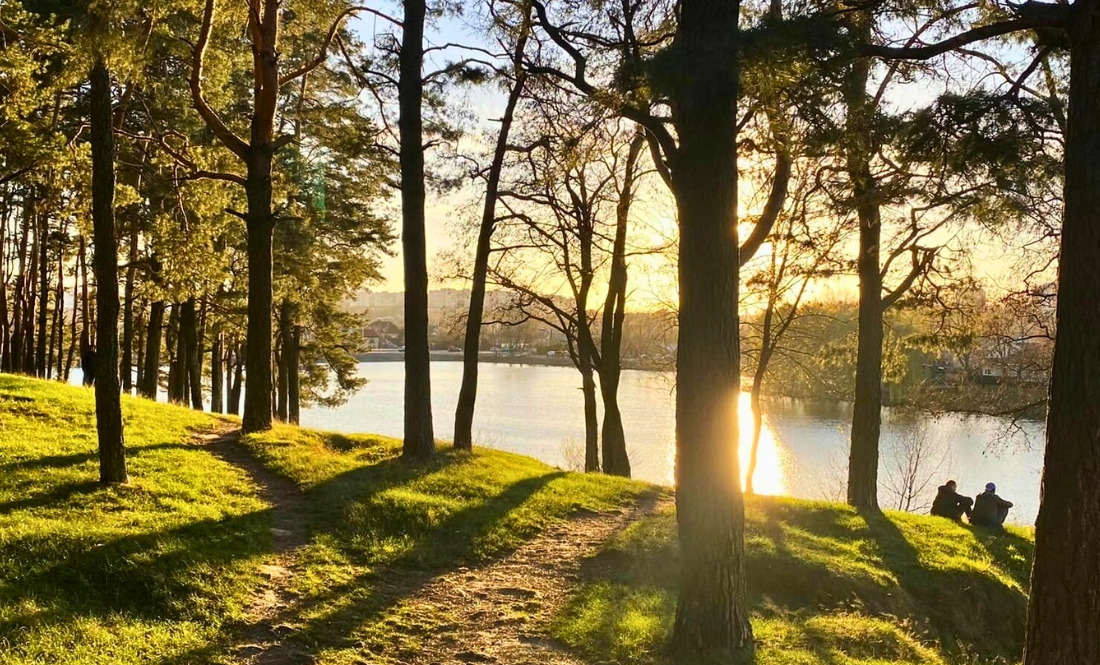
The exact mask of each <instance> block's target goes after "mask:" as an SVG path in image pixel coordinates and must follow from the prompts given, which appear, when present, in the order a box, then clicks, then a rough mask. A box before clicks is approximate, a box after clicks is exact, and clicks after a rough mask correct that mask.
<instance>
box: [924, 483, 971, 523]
mask: <svg viewBox="0 0 1100 665" xmlns="http://www.w3.org/2000/svg"><path fill="white" fill-rule="evenodd" d="M972 503H973V501H971V500H970V497H968V496H963V495H961V494H959V493H958V492H956V491H955V490H953V489H951V488H950V487H948V486H947V485H940V488H939V490H938V491H937V492H936V500H935V501H933V502H932V514H933V515H938V516H940V517H946V518H948V519H953V520H957V519H959V518H960V517H962V516H963V515H964V514H969V513H970V505H971V504H972Z"/></svg>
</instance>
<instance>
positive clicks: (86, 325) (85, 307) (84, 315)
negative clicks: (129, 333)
mask: <svg viewBox="0 0 1100 665" xmlns="http://www.w3.org/2000/svg"><path fill="white" fill-rule="evenodd" d="M79 259H80V306H81V307H82V310H81V317H80V367H81V369H83V370H84V379H83V383H84V385H86V386H90V385H92V383H94V382H95V375H94V374H93V373H92V372H91V371H88V369H87V368H85V367H84V360H85V358H88V357H89V354H90V353H91V351H92V304H91V297H90V296H89V294H88V241H87V239H86V238H85V237H84V236H80V256H79Z"/></svg>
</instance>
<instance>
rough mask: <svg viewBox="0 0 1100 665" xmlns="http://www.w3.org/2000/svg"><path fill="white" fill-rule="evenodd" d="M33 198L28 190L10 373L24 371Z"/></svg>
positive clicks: (17, 281)
mask: <svg viewBox="0 0 1100 665" xmlns="http://www.w3.org/2000/svg"><path fill="white" fill-rule="evenodd" d="M33 198H34V192H33V189H28V191H27V192H26V193H25V194H24V199H23V215H22V222H23V224H22V230H21V231H20V234H19V252H18V265H19V274H18V276H17V277H16V279H15V300H14V302H13V303H12V339H11V360H10V364H9V366H8V367H7V368H6V369H7V370H8V371H10V372H19V371H22V369H23V318H24V315H23V310H24V305H25V303H26V292H27V245H28V244H29V243H30V233H31V222H30V220H31V218H32V217H33V211H34V204H33V203H32V201H33Z"/></svg>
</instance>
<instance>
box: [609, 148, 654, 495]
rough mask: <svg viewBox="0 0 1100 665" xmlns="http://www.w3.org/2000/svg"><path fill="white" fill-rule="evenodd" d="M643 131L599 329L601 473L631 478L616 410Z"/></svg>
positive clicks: (619, 217) (628, 175)
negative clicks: (629, 239)
mask: <svg viewBox="0 0 1100 665" xmlns="http://www.w3.org/2000/svg"><path fill="white" fill-rule="evenodd" d="M644 145H645V134H643V133H642V132H638V133H636V134H635V135H634V138H633V139H632V140H631V142H630V149H629V150H628V152H627V155H626V165H625V168H624V170H623V186H622V190H621V191H620V192H619V201H618V204H617V206H616V209H615V240H614V243H613V245H612V249H611V275H610V277H609V278H608V282H607V297H606V298H605V299H604V307H603V326H602V329H601V330H600V367H599V374H600V394H601V397H602V398H603V472H604V473H607V474H611V475H615V476H626V477H628V478H629V477H630V458H629V456H628V455H627V453H626V432H625V430H624V429H623V417H622V413H621V412H620V411H619V379H620V376H621V374H622V361H621V360H620V355H621V354H622V343H623V322H624V321H625V320H626V285H627V272H626V233H627V229H628V228H629V223H630V206H631V204H632V203H633V199H634V178H635V175H636V174H635V171H636V169H637V164H638V155H639V154H640V153H641V151H642V147H643V146H644Z"/></svg>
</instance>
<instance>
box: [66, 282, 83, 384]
mask: <svg viewBox="0 0 1100 665" xmlns="http://www.w3.org/2000/svg"><path fill="white" fill-rule="evenodd" d="M78 311H80V280H79V275H78V273H77V271H76V270H75V269H74V270H73V313H72V314H71V315H70V317H69V352H68V354H67V357H66V358H65V375H64V376H65V378H64V381H65V383H68V382H69V373H70V372H71V371H72V369H73V357H74V356H75V355H76V341H77V330H76V314H77V312H78Z"/></svg>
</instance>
